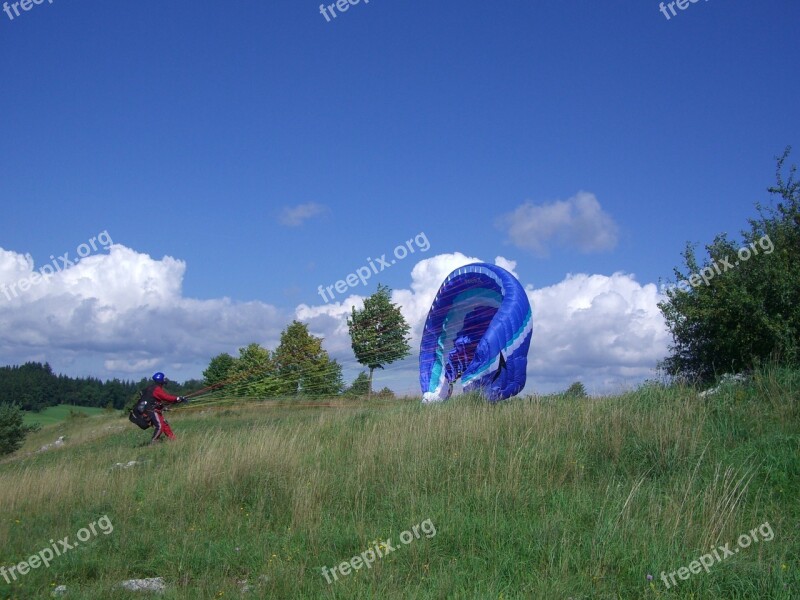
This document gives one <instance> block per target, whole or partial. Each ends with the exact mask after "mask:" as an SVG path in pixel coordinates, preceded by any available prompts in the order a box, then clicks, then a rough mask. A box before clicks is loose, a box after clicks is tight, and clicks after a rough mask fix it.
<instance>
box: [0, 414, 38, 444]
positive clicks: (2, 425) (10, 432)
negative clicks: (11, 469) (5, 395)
mask: <svg viewBox="0 0 800 600" xmlns="http://www.w3.org/2000/svg"><path fill="white" fill-rule="evenodd" d="M37 429H39V427H38V426H36V425H25V423H24V421H23V418H22V410H20V408H19V406H17V405H16V404H0V456H3V455H5V454H12V453H13V452H16V451H17V450H19V448H20V447H21V446H22V443H23V442H24V441H25V436H26V435H28V433H29V432H31V431H36V430H37Z"/></svg>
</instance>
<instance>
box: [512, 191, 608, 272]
mask: <svg viewBox="0 0 800 600" xmlns="http://www.w3.org/2000/svg"><path fill="white" fill-rule="evenodd" d="M497 225H498V227H500V228H501V229H503V230H505V231H506V232H507V233H508V236H509V238H510V240H511V242H512V243H513V244H514V245H515V246H517V247H518V248H523V249H527V250H531V251H532V252H533V253H534V254H535V255H537V256H540V257H544V256H548V255H549V254H550V252H549V248H550V246H558V247H562V248H574V249H577V250H578V251H580V252H582V253H584V254H589V253H592V252H602V251H605V250H611V249H612V248H614V247H615V246H616V244H617V232H618V227H617V225H616V223H615V222H614V220H613V219H612V218H611V216H610V215H609V214H608V213H606V212H605V211H603V208H602V207H601V206H600V202H598V201H597V198H596V197H595V195H594V194H591V193H589V192H578V193H577V194H576V195H575V196H573V197H572V198H569V199H568V200H558V201H556V202H551V203H549V204H534V203H532V202H525V203H524V204H522V205H520V206H518V207H517V208H516V209H515V210H513V211H512V212H510V213H507V214H505V215H502V216H501V217H500V218H499V219H498V220H497Z"/></svg>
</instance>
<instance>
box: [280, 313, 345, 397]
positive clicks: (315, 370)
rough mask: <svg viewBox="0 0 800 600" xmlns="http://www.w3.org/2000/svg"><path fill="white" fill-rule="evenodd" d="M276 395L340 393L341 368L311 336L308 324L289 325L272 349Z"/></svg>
mask: <svg viewBox="0 0 800 600" xmlns="http://www.w3.org/2000/svg"><path fill="white" fill-rule="evenodd" d="M274 360H275V370H276V375H277V380H278V393H279V394H284V395H291V396H295V395H300V394H305V395H307V396H332V395H337V394H339V393H341V391H342V387H343V384H342V367H341V365H340V364H339V363H338V362H337V361H335V360H331V359H330V358H329V356H328V353H327V352H326V351H325V350H324V349H323V348H322V338H319V337H316V336H314V335H311V334H310V333H309V331H308V325H306V324H305V323H300V322H299V321H292V323H291V324H290V325H289V326H288V327H287V328H286V329H285V330H284V331H283V333H281V341H280V344H279V345H278V347H277V348H276V349H275V354H274Z"/></svg>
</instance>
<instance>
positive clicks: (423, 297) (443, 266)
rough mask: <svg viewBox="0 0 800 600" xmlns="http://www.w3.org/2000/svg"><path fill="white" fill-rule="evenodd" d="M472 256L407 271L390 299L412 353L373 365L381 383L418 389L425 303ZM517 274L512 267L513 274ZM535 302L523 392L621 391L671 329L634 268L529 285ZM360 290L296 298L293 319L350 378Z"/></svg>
mask: <svg viewBox="0 0 800 600" xmlns="http://www.w3.org/2000/svg"><path fill="white" fill-rule="evenodd" d="M471 262H480V259H478V258H475V257H467V256H465V255H463V254H461V253H455V254H441V255H438V256H433V257H431V258H427V259H424V260H421V261H420V262H418V263H417V264H416V265H415V266H414V268H413V270H412V271H411V285H410V289H396V290H394V291H393V292H392V301H393V302H394V303H395V304H398V305H399V306H400V307H401V310H402V312H403V316H404V317H405V319H406V321H407V322H408V323H409V325H410V326H411V334H412V340H411V347H412V356H410V357H409V358H407V359H406V360H404V361H402V362H400V363H395V364H393V365H390V366H389V367H388V368H387V369H386V371H384V372H380V371H378V372H376V374H375V375H376V382H377V386H378V387H382V386H383V385H388V386H389V387H392V388H393V389H395V390H397V391H399V392H403V393H405V392H409V393H418V387H417V386H416V381H417V377H418V373H417V365H418V355H417V350H418V348H419V343H420V335H421V333H422V328H423V326H424V324H425V319H426V318H427V316H428V310H429V309H430V306H431V304H432V302H433V298H434V296H435V295H436V292H437V291H438V289H439V286H440V285H441V283H442V281H444V279H445V277H447V275H448V274H450V272H451V271H453V270H454V269H457V268H458V267H461V266H464V265H466V264H469V263H471ZM495 264H497V265H498V266H500V267H503V268H505V269H507V270H509V271H511V272H513V270H514V268H515V267H516V262H515V261H511V260H508V259H506V258H504V257H501V256H498V257H497V258H496V259H495ZM515 275H516V274H515ZM526 291H527V293H528V298H529V300H530V301H531V305H532V306H533V316H534V317H533V318H534V329H533V341H532V344H531V352H530V354H529V355H528V384H527V386H526V390H525V393H532V392H534V391H536V392H552V391H559V390H563V389H565V388H566V387H567V386H568V385H569V384H570V383H571V382H573V381H576V380H580V381H583V382H584V384H585V385H586V387H587V389H588V390H589V391H590V392H592V393H608V392H613V391H618V390H619V389H622V388H625V387H626V386H630V385H634V384H636V383H638V382H641V381H642V380H643V379H646V378H647V377H651V376H653V374H654V372H653V368H654V367H655V365H656V363H657V362H658V361H659V360H661V359H662V358H663V357H664V356H665V355H666V352H667V345H668V339H669V338H668V333H667V330H666V326H665V324H664V320H663V318H662V316H661V313H660V312H659V310H658V307H657V303H658V302H659V300H660V299H661V297H660V296H659V295H658V291H657V288H656V286H655V285H654V284H646V285H641V284H639V283H638V282H637V281H636V280H635V278H634V277H633V276H632V275H626V274H623V273H615V274H613V275H611V276H605V275H585V274H577V275H567V277H566V278H565V279H564V280H563V281H561V282H560V283H557V284H555V285H552V286H549V287H545V288H541V289H533V288H532V287H531V286H530V285H529V286H527V287H526ZM363 299H364V296H357V295H352V296H350V297H348V298H347V299H345V300H343V301H342V302H337V303H332V304H326V305H321V306H308V305H305V304H301V305H300V306H298V307H297V310H296V318H297V319H299V320H301V321H304V322H307V323H309V326H310V329H311V330H312V332H313V333H315V334H316V335H322V336H324V337H325V338H326V342H325V347H326V348H327V349H328V350H329V351H330V352H331V354H332V356H334V357H336V358H338V359H339V360H340V362H342V363H343V364H344V365H345V367H348V368H349V369H350V371H349V372H348V379H352V376H354V374H355V373H356V372H357V371H358V370H360V369H361V368H362V367H359V365H358V364H357V363H356V362H355V357H354V356H353V353H352V351H351V349H350V338H349V335H348V331H347V316H348V315H349V314H350V312H351V309H352V307H353V306H356V308H360V307H361V306H362V302H363Z"/></svg>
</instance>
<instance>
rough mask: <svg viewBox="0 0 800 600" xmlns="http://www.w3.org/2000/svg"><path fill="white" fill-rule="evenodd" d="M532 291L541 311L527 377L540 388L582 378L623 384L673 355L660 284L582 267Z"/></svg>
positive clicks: (606, 386) (598, 388) (595, 383)
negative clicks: (669, 353) (660, 305)
mask: <svg viewBox="0 0 800 600" xmlns="http://www.w3.org/2000/svg"><path fill="white" fill-rule="evenodd" d="M527 292H528V297H529V299H530V301H531V304H532V305H533V315H534V322H533V323H534V324H533V342H532V344H531V352H530V354H529V355H528V376H529V378H531V379H532V380H533V381H534V382H535V385H536V388H538V389H542V390H545V391H551V390H554V389H555V390H558V389H564V388H565V387H566V386H567V384H569V382H571V381H576V380H580V381H583V382H584V384H586V386H587V388H589V390H590V391H593V392H594V393H606V392H613V391H618V390H620V389H623V388H626V387H629V386H630V385H633V384H635V383H638V382H640V381H642V380H643V379H645V378H647V377H650V376H652V375H653V368H654V367H655V365H656V363H657V362H658V361H659V360H661V359H663V358H664V356H666V354H667V349H668V345H669V340H670V338H669V333H668V330H667V327H666V324H665V322H664V319H663V316H662V315H661V312H660V311H659V310H658V306H657V304H658V302H659V301H661V300H662V299H663V298H662V297H661V296H660V295H659V292H658V289H657V287H656V285H655V284H652V283H649V284H645V285H641V284H639V283H638V282H637V281H636V279H635V278H634V277H633V276H632V275H629V274H624V273H614V274H613V275H611V276H606V275H586V274H583V273H581V274H575V275H568V276H567V277H566V278H565V279H564V280H563V281H561V282H559V283H557V284H555V285H552V286H548V287H545V288H542V289H538V290H534V289H531V288H528V289H527Z"/></svg>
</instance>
